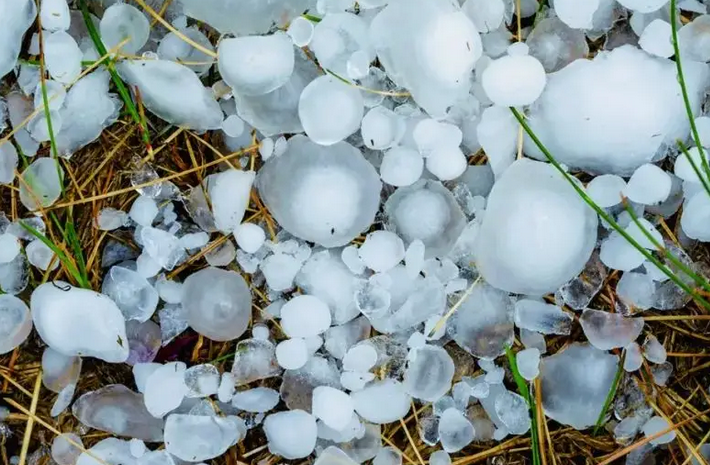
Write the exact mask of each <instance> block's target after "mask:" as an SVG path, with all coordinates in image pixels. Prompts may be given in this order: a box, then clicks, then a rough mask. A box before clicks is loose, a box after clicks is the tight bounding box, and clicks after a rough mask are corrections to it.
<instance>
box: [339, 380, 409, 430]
mask: <svg viewBox="0 0 710 465" xmlns="http://www.w3.org/2000/svg"><path fill="white" fill-rule="evenodd" d="M351 396H352V398H353V401H354V403H355V404H354V405H355V411H356V412H357V413H358V415H360V416H361V417H362V418H363V419H365V420H367V421H369V422H371V423H376V424H384V423H392V422H393V421H397V420H400V419H402V418H404V417H405V416H406V415H407V413H408V412H409V408H410V403H411V398H410V397H409V394H407V393H406V391H405V388H404V385H403V384H402V383H400V382H399V381H395V380H393V379H385V380H382V381H375V382H373V383H370V384H369V385H367V386H366V387H365V388H364V389H362V390H361V391H357V392H353V393H352V394H351Z"/></svg>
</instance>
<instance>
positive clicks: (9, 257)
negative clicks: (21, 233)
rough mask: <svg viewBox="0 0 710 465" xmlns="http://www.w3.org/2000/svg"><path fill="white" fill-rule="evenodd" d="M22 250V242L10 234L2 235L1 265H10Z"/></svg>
mask: <svg viewBox="0 0 710 465" xmlns="http://www.w3.org/2000/svg"><path fill="white" fill-rule="evenodd" d="M21 250H22V246H21V245H20V240H19V239H18V238H17V237H15V235H13V234H10V233H4V234H0V263H9V262H11V261H13V260H14V259H15V257H17V255H18V254H19V253H20V251H21Z"/></svg>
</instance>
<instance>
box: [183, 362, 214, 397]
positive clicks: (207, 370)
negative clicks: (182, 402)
mask: <svg viewBox="0 0 710 465" xmlns="http://www.w3.org/2000/svg"><path fill="white" fill-rule="evenodd" d="M183 378H184V381H185V386H187V394H186V397H209V396H211V395H214V394H217V390H218V389H219V382H220V376H219V370H217V368H216V367H215V366H214V365H211V364H209V363H205V364H202V365H194V366H191V367H190V368H188V369H187V370H185V371H184V373H183Z"/></svg>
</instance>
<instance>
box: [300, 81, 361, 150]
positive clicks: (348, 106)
mask: <svg viewBox="0 0 710 465" xmlns="http://www.w3.org/2000/svg"><path fill="white" fill-rule="evenodd" d="M363 113H364V102H363V98H362V94H361V93H360V90H358V89H357V88H355V87H353V86H350V85H348V84H345V83H344V82H342V81H341V80H339V79H337V78H335V77H333V76H331V75H329V74H327V75H325V76H321V77H319V78H316V79H314V80H313V81H312V82H311V83H310V84H308V85H307V86H306V88H305V89H303V92H302V93H301V97H300V100H299V102H298V117H299V118H300V119H301V124H302V125H303V129H304V130H305V131H306V134H307V135H308V137H310V139H311V140H312V141H313V142H315V143H317V144H320V145H333V144H335V143H337V142H340V141H342V140H344V139H345V138H346V137H348V136H350V135H351V134H353V133H354V132H355V131H357V130H358V129H359V128H360V122H361V121H362V117H363Z"/></svg>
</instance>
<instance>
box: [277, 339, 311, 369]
mask: <svg viewBox="0 0 710 465" xmlns="http://www.w3.org/2000/svg"><path fill="white" fill-rule="evenodd" d="M276 361H278V362H279V365H280V366H281V367H282V368H285V369H287V370H297V369H299V368H301V367H302V366H303V365H305V364H306V362H307V361H308V346H307V345H306V341H305V340H304V339H301V338H293V339H286V340H285V341H281V342H279V343H278V345H277V346H276Z"/></svg>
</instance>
